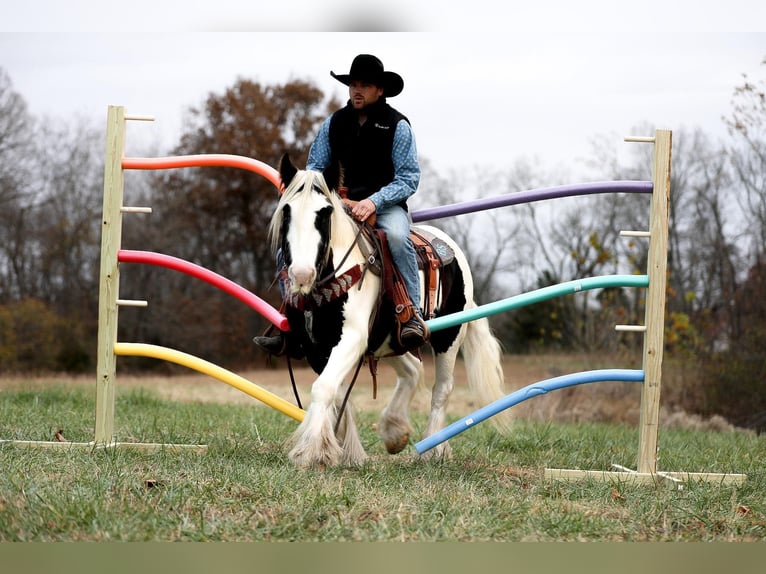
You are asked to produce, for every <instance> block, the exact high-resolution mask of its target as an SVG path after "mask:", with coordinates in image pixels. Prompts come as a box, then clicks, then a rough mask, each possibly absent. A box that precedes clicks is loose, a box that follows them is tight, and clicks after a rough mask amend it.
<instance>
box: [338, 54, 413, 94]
mask: <svg viewBox="0 0 766 574" xmlns="http://www.w3.org/2000/svg"><path fill="white" fill-rule="evenodd" d="M330 75H331V76H332V77H333V78H335V79H336V80H338V81H339V82H340V83H342V84H345V85H347V86H348V85H349V84H350V83H351V81H352V80H363V81H366V82H370V83H371V84H375V85H376V86H379V87H381V88H383V95H384V96H386V97H389V98H393V97H394V96H396V95H398V94H400V93H401V91H402V89H403V88H404V80H403V79H402V77H401V76H400V75H399V74H397V73H395V72H389V71H385V70H384V69H383V62H381V61H380V60H379V59H378V58H376V57H375V56H373V55H371V54H359V55H358V56H357V57H356V58H354V61H353V62H351V71H349V73H348V74H336V73H335V72H330Z"/></svg>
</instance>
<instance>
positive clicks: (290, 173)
mask: <svg viewBox="0 0 766 574" xmlns="http://www.w3.org/2000/svg"><path fill="white" fill-rule="evenodd" d="M296 173H298V168H297V167H295V165H293V162H292V161H291V160H290V154H288V153H284V154H282V159H280V160H279V177H281V178H282V186H283V187H287V186H288V185H290V182H291V181H292V180H293V178H294V177H295V174H296Z"/></svg>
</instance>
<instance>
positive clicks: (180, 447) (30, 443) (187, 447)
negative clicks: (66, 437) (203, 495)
mask: <svg viewBox="0 0 766 574" xmlns="http://www.w3.org/2000/svg"><path fill="white" fill-rule="evenodd" d="M4 444H12V445H16V446H19V447H24V448H54V449H55V448H59V449H69V448H89V449H92V450H95V449H98V448H128V449H131V450H140V451H142V452H148V453H153V452H161V451H167V452H181V451H183V452H189V451H191V452H194V453H197V454H205V453H206V452H207V445H206V444H164V443H144V442H113V443H111V444H100V445H96V443H94V442H58V441H34V440H0V446H2V445H4Z"/></svg>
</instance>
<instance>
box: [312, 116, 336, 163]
mask: <svg viewBox="0 0 766 574" xmlns="http://www.w3.org/2000/svg"><path fill="white" fill-rule="evenodd" d="M331 119H332V116H330V117H329V118H327V119H326V120H325V121H324V122H322V125H321V126H320V127H319V131H318V132H317V135H316V137H315V138H314V141H313V142H312V144H311V147H310V148H309V157H308V160H306V169H310V170H312V171H323V170H324V168H326V167H327V166H328V165H329V164H330V120H331Z"/></svg>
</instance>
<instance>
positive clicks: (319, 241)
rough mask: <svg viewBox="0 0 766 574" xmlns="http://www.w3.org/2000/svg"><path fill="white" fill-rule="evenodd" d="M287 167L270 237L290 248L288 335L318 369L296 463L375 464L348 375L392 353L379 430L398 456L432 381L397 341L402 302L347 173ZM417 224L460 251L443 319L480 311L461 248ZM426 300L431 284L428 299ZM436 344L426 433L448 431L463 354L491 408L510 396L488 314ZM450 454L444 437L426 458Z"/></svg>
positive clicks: (285, 271) (444, 286)
mask: <svg viewBox="0 0 766 574" xmlns="http://www.w3.org/2000/svg"><path fill="white" fill-rule="evenodd" d="M279 171H280V175H281V178H282V184H283V186H284V187H283V191H282V194H281V197H280V199H279V203H278V205H277V207H276V210H275V212H274V215H273V217H272V220H271V224H270V228H269V234H270V238H271V242H272V247H273V249H274V252H275V253H276V252H277V251H278V250H280V249H281V253H282V261H283V267H282V270H281V273H282V277H283V290H284V297H285V303H286V306H285V314H286V316H287V317H288V321H289V325H290V331H288V332H286V333H285V336H286V337H287V341H288V348H293V349H295V348H296V347H299V348H300V349H301V355H304V354H305V357H306V359H307V360H308V362H309V364H310V365H311V367H312V369H313V370H314V371H315V372H316V373H317V374H318V376H317V378H316V380H315V381H314V383H313V384H312V387H311V402H310V404H309V405H308V408H307V410H306V415H305V417H304V419H303V421H302V422H301V424H300V425H299V427H298V428H297V429H296V431H295V433H294V435H293V437H292V441H291V450H290V453H289V456H290V459H291V460H292V461H293V462H294V463H295V464H296V465H297V466H299V467H316V468H326V467H331V466H357V465H361V464H362V463H363V462H364V461H365V459H366V458H367V454H366V453H365V450H364V447H363V446H362V443H361V441H360V439H359V434H358V430H357V427H356V423H355V422H354V415H353V412H352V408H351V404H350V402H349V403H348V404H346V401H345V398H346V392H347V390H348V389H347V387H348V385H349V384H351V383H350V381H347V379H348V378H350V375H351V374H352V372H353V371H354V370H355V368H358V365H359V364H360V363H361V361H362V359H363V357H364V356H365V355H369V354H372V355H373V356H374V357H385V358H386V360H387V361H390V362H391V364H392V366H393V369H394V371H395V372H396V375H397V381H396V387H395V389H394V392H393V396H392V397H391V400H390V402H389V403H388V404H387V406H386V407H385V408H384V409H383V411H382V413H381V416H380V419H379V421H378V424H377V431H378V434H379V435H380V437H381V439H382V440H383V443H384V444H385V447H386V450H387V451H388V452H389V453H391V454H396V453H398V452H401V451H402V450H404V448H405V447H406V446H407V445H408V443H409V442H410V435H411V434H412V433H414V429H413V427H412V425H411V423H410V417H409V405H410V402H411V399H412V398H413V396H414V393H415V391H416V389H417V388H418V387H419V386H420V385H423V384H424V378H425V377H424V368H423V364H422V362H421V360H420V359H419V358H418V357H416V356H415V355H413V354H412V353H408V352H406V351H404V350H403V349H402V348H401V347H397V345H396V344H395V342H394V341H395V339H394V338H392V333H393V332H394V331H393V329H394V325H395V324H396V317H395V313H394V310H393V306H392V305H389V306H388V307H387V306H386V305H385V304H384V305H383V306H382V307H379V301H380V300H381V298H380V297H379V295H380V290H381V288H382V282H381V277H380V276H379V275H376V274H375V273H373V272H371V271H370V269H368V266H369V265H370V259H371V252H373V251H374V248H373V245H372V244H371V243H370V242H369V241H368V240H367V239H366V238H365V236H364V235H362V234H360V232H359V224H358V223H357V222H356V221H355V220H354V219H353V218H352V217H351V215H350V214H349V213H348V211H347V209H346V206H345V205H344V203H343V201H342V199H341V197H340V196H339V195H338V193H337V192H336V190H337V189H339V188H340V185H341V184H342V181H341V180H342V172H341V169H340V167H339V166H334V167H331V168H328V169H327V170H325V172H324V173H319V172H315V171H304V170H298V169H297V168H296V167H295V166H294V165H293V164H292V162H291V161H290V158H289V157H288V156H287V155H285V156H283V157H282V160H281V162H280V167H279ZM414 229H418V230H420V231H421V232H423V233H425V234H428V235H430V236H433V237H436V238H438V239H439V240H441V241H442V242H443V243H444V244H446V245H448V246H449V248H451V250H452V252H454V257H453V258H451V262H450V263H449V264H448V265H447V266H446V267H445V268H443V269H440V270H439V272H440V274H441V278H442V280H440V281H439V287H440V291H441V292H440V293H439V294H438V296H437V298H436V312H435V316H440V315H446V314H449V313H453V312H456V311H461V310H463V309H468V308H472V307H475V305H476V304H475V302H474V300H473V279H472V277H471V272H470V269H469V267H468V262H467V260H466V258H465V255H464V254H463V252H462V251H461V250H460V248H459V247H458V246H457V245H456V244H455V242H454V241H452V240H451V239H450V238H449V237H448V236H447V235H446V234H444V233H443V232H442V231H440V230H438V229H436V228H434V227H430V226H419V227H417V228H414ZM373 256H374V255H373ZM421 283H422V281H421ZM423 297H424V293H423V289H422V288H421V301H423ZM429 344H430V346H431V348H432V350H433V352H434V365H435V381H434V382H433V387H432V394H431V411H430V415H429V418H428V422H427V424H426V427H425V430H424V433H423V435H424V437H426V436H429V435H431V434H433V433H435V432H436V431H439V430H441V429H442V428H443V427H444V423H445V414H446V413H445V411H446V407H447V401H448V399H449V396H450V393H451V392H452V389H453V370H454V367H455V361H456V359H457V356H458V352H459V351H461V352H462V355H463V358H464V361H465V364H466V372H467V377H468V383H469V388H470V389H471V390H472V391H473V392H475V393H476V395H477V399H478V400H479V401H481V402H482V404H488V403H490V402H492V401H494V400H496V399H498V398H500V397H502V396H503V395H504V392H503V387H504V382H503V369H502V364H501V357H502V351H501V348H500V344H499V342H498V341H497V339H496V338H495V337H494V336H493V335H492V333H491V331H490V328H489V324H488V322H487V320H486V319H479V320H475V321H472V322H469V323H466V324H463V325H460V326H457V327H450V328H447V329H443V330H440V331H436V332H434V333H432V334H431V338H430V341H429ZM339 415H340V416H341V419H340V421H338V420H337V418H338V416H339ZM495 419H498V420H495V421H493V422H496V423H498V424H499V425H500V426H501V427H503V426H504V425H505V424H506V423H504V422H503V421H502V420H499V419H500V417H495ZM450 452H451V451H450V446H449V444H448V443H447V442H444V443H442V444H440V445H438V446H437V447H435V448H433V449H431V450H430V451H428V452H427V453H425V454H424V455H423V457H424V458H431V457H435V458H446V457H448V456H449V455H450Z"/></svg>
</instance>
